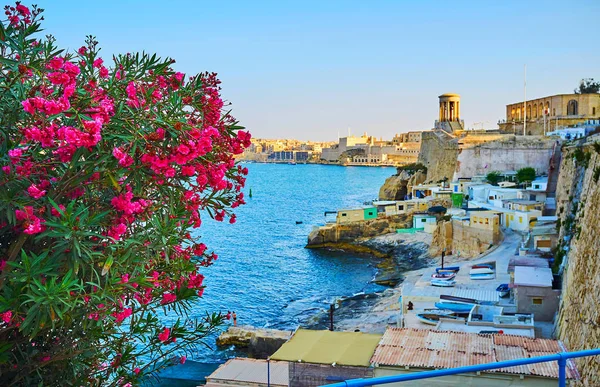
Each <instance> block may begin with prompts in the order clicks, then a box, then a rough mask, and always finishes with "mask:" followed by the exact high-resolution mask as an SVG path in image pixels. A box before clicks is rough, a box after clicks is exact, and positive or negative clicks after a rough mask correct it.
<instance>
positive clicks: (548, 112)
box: [544, 101, 550, 116]
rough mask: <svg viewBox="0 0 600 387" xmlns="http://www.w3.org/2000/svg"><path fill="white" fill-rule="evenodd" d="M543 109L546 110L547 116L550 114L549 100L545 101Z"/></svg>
mask: <svg viewBox="0 0 600 387" xmlns="http://www.w3.org/2000/svg"><path fill="white" fill-rule="evenodd" d="M544 110H546V112H545V114H546V115H547V116H549V115H550V102H548V101H546V106H545V109H544Z"/></svg>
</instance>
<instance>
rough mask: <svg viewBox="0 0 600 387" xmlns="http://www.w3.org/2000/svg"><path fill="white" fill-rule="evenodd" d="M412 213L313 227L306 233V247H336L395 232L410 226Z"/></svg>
mask: <svg viewBox="0 0 600 387" xmlns="http://www.w3.org/2000/svg"><path fill="white" fill-rule="evenodd" d="M412 218H413V216H412V213H409V214H401V215H392V216H388V217H386V218H378V219H373V220H365V221H359V222H349V223H341V224H338V223H332V224H328V225H326V226H323V227H319V228H315V229H314V230H313V231H312V232H311V233H310V234H309V235H308V244H307V245H306V247H308V248H321V247H338V248H341V247H342V246H341V244H344V243H346V244H351V243H353V242H355V241H357V240H359V239H361V238H362V239H364V238H372V237H375V236H378V235H383V234H387V233H393V232H396V229H399V228H410V227H412ZM364 252H366V251H364Z"/></svg>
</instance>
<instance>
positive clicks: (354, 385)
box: [322, 348, 600, 387]
mask: <svg viewBox="0 0 600 387" xmlns="http://www.w3.org/2000/svg"><path fill="white" fill-rule="evenodd" d="M596 355H600V348H599V349H589V350H585V351H577V352H562V353H557V354H554V355H546V356H538V357H531V358H527V359H516V360H506V361H499V362H496V363H486V364H476V365H471V366H466V367H458V368H449V369H445V370H435V371H424V372H415V373H412V374H402V375H393V376H382V377H377V378H370V379H352V380H346V381H344V382H340V383H334V384H328V385H327V386H322V387H366V386H376V385H380V384H388V383H398V382H406V381H409V380H419V379H430V378H437V377H440V376H447V375H457V374H464V373H467V372H478V371H487V370H496V369H498V368H506V367H514V366H520V365H526V364H536V363H546V362H549V361H556V362H558V386H559V387H565V386H566V385H567V370H566V366H567V360H568V359H572V358H577V357H586V356H596Z"/></svg>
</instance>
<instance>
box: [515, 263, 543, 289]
mask: <svg viewBox="0 0 600 387" xmlns="http://www.w3.org/2000/svg"><path fill="white" fill-rule="evenodd" d="M552 279H553V277H552V269H550V268H549V267H531V266H515V282H514V284H515V285H517V286H536V287H552Z"/></svg>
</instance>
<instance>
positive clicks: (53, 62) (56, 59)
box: [48, 56, 65, 70]
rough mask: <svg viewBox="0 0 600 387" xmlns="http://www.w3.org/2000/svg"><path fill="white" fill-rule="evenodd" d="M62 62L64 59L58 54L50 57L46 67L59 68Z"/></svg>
mask: <svg viewBox="0 0 600 387" xmlns="http://www.w3.org/2000/svg"><path fill="white" fill-rule="evenodd" d="M64 63H65V60H64V59H63V58H61V57H60V56H55V57H54V58H52V59H50V62H48V68H51V69H52V70H60V69H61V68H62V67H63V64H64Z"/></svg>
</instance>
